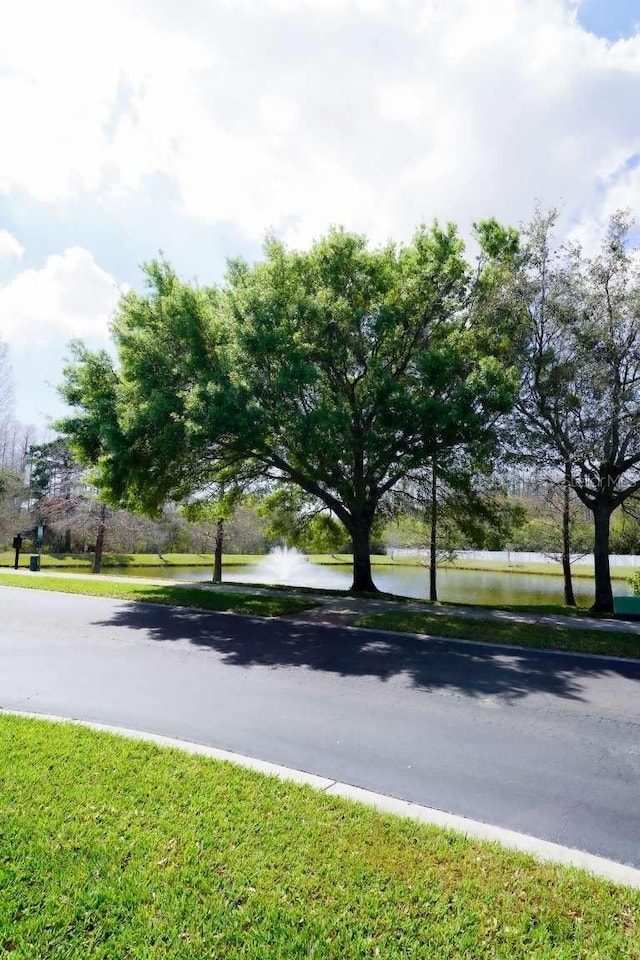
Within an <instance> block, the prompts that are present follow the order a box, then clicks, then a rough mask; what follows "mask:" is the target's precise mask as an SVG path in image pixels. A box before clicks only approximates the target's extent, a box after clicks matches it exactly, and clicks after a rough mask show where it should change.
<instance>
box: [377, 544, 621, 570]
mask: <svg viewBox="0 0 640 960" xmlns="http://www.w3.org/2000/svg"><path fill="white" fill-rule="evenodd" d="M387 554H388V555H389V556H390V557H428V556H429V551H428V550H411V549H406V548H399V549H391V548H388V549H387ZM455 555H456V558H457V559H458V560H485V561H487V562H489V563H507V564H513V565H514V566H517V565H520V564H525V563H549V564H555V563H558V562H559V560H560V556H559V554H554V555H550V554H548V553H534V552H526V551H524V550H457V551H456V554H455ZM572 561H573V563H576V564H586V565H587V566H593V554H592V553H588V554H586V555H582V554H581V555H580V556H575V557H573V558H572ZM609 562H610V564H611V566H612V567H640V555H639V556H635V555H634V556H630V555H628V554H623V553H612V554H611V555H610V557H609Z"/></svg>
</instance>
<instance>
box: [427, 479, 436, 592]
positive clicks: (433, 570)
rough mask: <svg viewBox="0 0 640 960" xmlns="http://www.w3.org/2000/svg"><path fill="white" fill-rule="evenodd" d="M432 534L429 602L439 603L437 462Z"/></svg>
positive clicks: (432, 495) (434, 480) (432, 497)
mask: <svg viewBox="0 0 640 960" xmlns="http://www.w3.org/2000/svg"><path fill="white" fill-rule="evenodd" d="M430 520H431V534H430V538H429V600H431V602H432V603H437V601H438V476H437V473H436V462H435V460H433V461H432V466H431V518H430Z"/></svg>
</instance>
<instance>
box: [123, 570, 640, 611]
mask: <svg viewBox="0 0 640 960" xmlns="http://www.w3.org/2000/svg"><path fill="white" fill-rule="evenodd" d="M314 566H315V565H313V564H308V567H309V568H311V569H310V571H309V573H310V574H311V576H310V579H309V580H308V581H307V584H306V585H308V586H316V585H318V586H319V585H320V584H318V583H317V581H316V580H315V577H314V573H315V571H314V569H313V568H314ZM255 570H256V565H254V564H252V565H248V566H243V567H235V566H225V567H224V572H223V578H224V579H225V580H229V581H235V582H242V583H251V582H256V581H262V582H265V579H264V578H261V577H260V576H259V575H258V576H256V573H255ZM316 570H317V567H316ZM320 570H321V571H322V573H323V574H326V577H323V581H324V582H323V583H322V586H325V587H333V588H334V589H343V590H348V588H349V586H350V584H351V571H350V569H349V568H348V567H322V568H320ZM104 572H105V573H111V574H117V575H118V576H126V577H152V578H163V579H164V578H166V579H170V580H183V581H198V582H202V581H208V580H211V570H210V568H208V567H109V568H105V570H104ZM374 580H375V583H376V585H377V586H378V587H379V588H380V589H381V590H384V591H386V592H388V593H395V594H398V595H400V596H405V597H415V598H419V599H422V598H426V597H427V595H428V591H429V571H428V570H427V568H426V567H403V566H393V567H378V568H374ZM296 583H297V584H298V585H303V584H304V578H303V579H300V578H298V579H296ZM573 585H574V591H575V594H576V599H578V602H579V603H582V604H585V605H586V604H588V603H590V602H591V600H592V599H593V581H592V580H591V579H590V578H589V577H585V578H582V577H575V578H574V581H573ZM614 593H618V594H629V593H631V588H630V587H629V585H628V584H627V583H626V581H624V580H614ZM438 595H439V599H440V600H443V601H447V600H449V601H454V602H457V603H487V604H510V603H522V604H525V603H545V602H546V603H562V578H561V577H560V576H546V575H541V574H523V573H493V572H490V571H480V570H450V569H443V570H439V571H438Z"/></svg>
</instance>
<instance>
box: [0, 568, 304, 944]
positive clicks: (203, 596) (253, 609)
mask: <svg viewBox="0 0 640 960" xmlns="http://www.w3.org/2000/svg"><path fill="white" fill-rule="evenodd" d="M0 586H4V587H23V588H25V589H31V590H53V591H55V592H56V593H74V594H84V595H87V596H92V597H113V598H115V599H118V600H136V601H138V602H139V603H161V604H165V605H166V604H169V605H173V606H178V607H198V608H200V609H203V610H227V611H229V612H231V613H247V614H252V615H254V616H259V617H277V616H281V615H282V614H287V613H296V612H298V611H300V610H306V609H308V608H309V607H310V606H313V602H312V601H306V600H301V599H298V598H296V597H287V596H282V595H279V594H273V595H272V596H256V595H253V594H250V593H225V592H224V591H223V590H218V589H216V590H215V591H214V590H206V589H202V588H200V587H189V586H183V585H182V584H167V585H166V586H165V585H164V584H163V585H162V586H155V585H152V584H144V583H136V582H135V580H133V581H124V582H120V583H114V582H113V581H110V580H101V579H98V578H96V579H93V580H89V579H77V580H76V579H74V578H73V577H50V576H47V577H39V576H38V575H37V574H24V575H23V574H20V573H18V574H11V573H0ZM0 956H1V954H0Z"/></svg>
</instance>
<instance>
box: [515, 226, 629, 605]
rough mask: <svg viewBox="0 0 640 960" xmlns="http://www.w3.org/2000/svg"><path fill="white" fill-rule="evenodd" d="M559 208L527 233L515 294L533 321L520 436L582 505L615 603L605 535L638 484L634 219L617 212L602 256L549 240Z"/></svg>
mask: <svg viewBox="0 0 640 960" xmlns="http://www.w3.org/2000/svg"><path fill="white" fill-rule="evenodd" d="M555 220H556V217H555V214H554V213H552V214H549V215H546V216H542V215H538V216H537V217H536V219H535V220H534V222H533V223H532V224H531V225H530V226H529V227H528V228H527V229H526V231H525V236H526V240H527V247H526V251H525V258H524V263H523V266H522V269H521V271H520V274H519V278H518V297H519V301H520V305H521V306H522V305H524V307H525V309H526V310H527V312H528V316H529V322H530V341H529V350H528V356H527V362H526V364H525V366H524V370H523V377H522V390H521V395H520V401H519V404H518V411H519V414H520V416H519V422H518V426H519V428H520V430H521V431H522V438H521V440H522V442H523V444H524V447H525V449H527V450H528V456H529V457H535V458H536V459H537V460H538V462H541V461H544V463H545V464H546V466H547V467H548V469H549V470H550V471H553V472H555V474H556V475H557V476H565V477H569V478H570V481H569V482H570V486H571V489H572V490H573V491H575V493H576V495H577V496H578V497H579V499H580V501H581V502H582V503H583V504H584V505H585V507H587V508H588V510H589V511H590V512H591V514H592V517H593V524H594V559H595V600H594V604H593V607H592V609H593V610H594V611H596V612H610V611H611V610H612V609H613V594H612V588H611V574H610V569H609V531H610V523H611V514H612V513H613V511H614V510H616V509H617V508H619V507H620V506H622V504H623V503H624V502H625V501H626V500H627V499H628V498H629V497H632V496H633V495H634V494H635V493H636V492H637V491H638V490H640V268H639V262H640V261H639V259H638V252H637V251H631V250H630V249H629V234H630V230H631V225H632V224H631V220H630V219H629V217H628V216H627V215H626V214H624V213H618V214H616V215H615V216H613V217H612V218H611V220H610V223H609V228H608V230H607V234H606V237H605V238H604V241H603V244H602V249H601V252H600V254H599V255H598V256H595V257H587V256H585V255H584V253H583V251H582V250H581V249H580V248H579V247H577V246H574V247H572V248H562V247H558V246H556V245H555V244H554V241H553V228H554V224H555Z"/></svg>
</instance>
